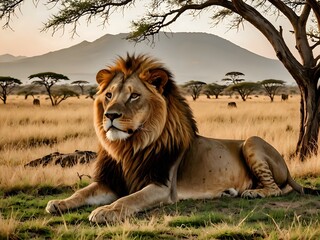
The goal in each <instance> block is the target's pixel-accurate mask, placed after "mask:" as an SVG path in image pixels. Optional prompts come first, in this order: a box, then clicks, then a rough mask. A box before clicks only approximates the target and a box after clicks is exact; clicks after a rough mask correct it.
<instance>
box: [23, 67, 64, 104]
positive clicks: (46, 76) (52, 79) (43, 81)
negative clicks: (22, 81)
mask: <svg viewBox="0 0 320 240" xmlns="http://www.w3.org/2000/svg"><path fill="white" fill-rule="evenodd" d="M34 78H39V79H40V80H35V81H33V82H32V84H36V85H41V86H44V87H45V89H46V91H47V94H48V96H49V99H50V101H51V105H52V106H56V105H57V104H56V101H55V100H54V97H53V96H52V92H51V88H52V86H54V85H55V84H56V83H57V82H59V81H60V80H69V78H68V77H67V76H65V75H63V74H59V73H54V72H43V73H37V74H33V75H30V76H29V79H34Z"/></svg>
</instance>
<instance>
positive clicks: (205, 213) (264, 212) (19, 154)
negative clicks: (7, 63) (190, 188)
mask: <svg viewBox="0 0 320 240" xmlns="http://www.w3.org/2000/svg"><path fill="white" fill-rule="evenodd" d="M229 101H236V102H237V105H238V108H236V109H228V108H227V102H229ZM189 103H190V105H191V107H192V109H193V110H194V114H195V117H196V120H197V122H198V127H199V131H200V134H202V135H205V136H209V137H215V138H230V139H244V138H246V137H248V136H251V135H258V136H260V137H263V138H264V139H266V140H267V141H269V142H270V143H271V144H273V145H274V146H275V147H276V148H277V149H278V150H279V152H280V153H281V154H283V156H284V157H285V159H286V161H287V164H288V165H289V168H290V170H291V173H292V175H293V176H294V178H296V179H297V180H298V181H299V182H300V183H303V184H304V185H308V186H312V187H318V188H320V177H319V176H320V175H319V174H320V161H318V160H317V158H316V157H313V158H310V159H309V160H308V161H306V162H304V163H303V164H302V163H300V162H299V161H298V160H297V159H289V156H290V155H291V153H293V152H294V149H295V145H296V141H297V138H298V124H299V97H298V96H293V97H290V98H289V101H287V102H281V101H280V97H277V98H276V100H275V102H274V103H270V102H269V100H268V98H266V97H263V96H260V97H253V98H252V99H249V100H248V101H247V102H242V101H241V100H235V99H232V100H230V99H228V98H227V97H224V98H221V99H218V100H216V99H206V98H205V97H200V99H199V100H197V101H196V102H193V101H192V100H189ZM92 105H93V101H92V100H89V99H84V98H81V99H80V100H79V99H70V100H69V99H68V100H67V101H65V102H63V103H62V104H61V105H59V106H58V107H51V106H49V103H48V102H45V100H44V99H41V107H35V106H33V105H32V100H30V99H29V100H24V99H23V97H21V96H20V97H15V96H11V97H10V98H9V100H8V104H7V105H2V104H1V105H0V239H319V238H320V223H319V221H320V197H317V196H300V195H299V194H296V193H290V194H289V195H287V196H282V197H275V198H267V199H256V200H247V199H240V198H234V199H231V198H222V199H214V200H197V201H196V200H188V201H181V202H179V203H177V204H173V205H169V206H162V207H159V208H155V209H153V210H151V211H148V212H143V213H140V214H138V215H136V216H134V217H132V218H128V219H127V220H126V221H125V222H124V223H121V224H115V225H95V224H90V223H89V221H88V216H89V213H90V212H91V211H92V210H93V209H94V207H83V208H81V209H79V210H77V211H70V212H68V213H66V214H64V215H61V216H59V215H57V216H51V215H49V214H47V213H45V211H44V208H45V206H46V204H47V202H48V201H49V200H51V199H56V198H64V197H67V196H69V195H70V194H72V193H73V192H74V191H75V190H77V189H79V188H81V187H83V186H85V185H87V184H88V183H90V181H91V180H90V178H89V177H86V176H85V177H83V178H82V179H81V180H80V179H79V176H78V175H82V174H84V175H89V176H90V175H92V170H93V165H86V166H76V167H73V168H67V169H62V168H61V167H58V166H47V167H44V168H43V167H38V168H30V167H24V166H23V165H24V164H26V163H28V162H29V161H31V160H33V159H36V158H39V157H42V156H44V155H47V154H49V153H52V152H55V151H59V152H64V153H68V152H74V151H75V150H76V149H78V150H91V151H96V150H97V149H96V146H97V140H96V137H95V133H94V129H93V125H92Z"/></svg>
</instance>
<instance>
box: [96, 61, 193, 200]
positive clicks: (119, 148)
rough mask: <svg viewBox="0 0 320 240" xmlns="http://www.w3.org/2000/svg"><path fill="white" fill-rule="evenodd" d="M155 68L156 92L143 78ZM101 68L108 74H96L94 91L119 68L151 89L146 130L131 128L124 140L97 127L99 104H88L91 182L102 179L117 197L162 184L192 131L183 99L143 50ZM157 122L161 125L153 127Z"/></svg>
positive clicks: (156, 62)
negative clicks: (92, 135) (93, 139)
mask: <svg viewBox="0 0 320 240" xmlns="http://www.w3.org/2000/svg"><path fill="white" fill-rule="evenodd" d="M155 69H160V70H162V71H164V72H165V73H166V74H167V77H168V81H167V82H166V84H165V86H163V90H162V91H161V93H160V94H159V92H155V91H157V89H155V88H154V86H152V85H151V84H149V83H148V79H149V77H150V72H152V70H155ZM106 72H107V73H108V76H109V77H108V78H103V79H100V77H99V75H97V81H98V83H99V85H100V88H99V92H98V94H100V93H102V92H103V90H104V89H105V88H106V87H107V86H108V84H109V83H110V81H111V80H112V78H113V77H114V76H115V75H116V74H117V73H119V72H122V73H123V74H124V76H126V77H129V76H131V75H133V74H137V76H139V78H140V80H141V81H142V82H143V83H144V84H145V86H146V87H147V88H148V90H150V91H152V92H153V93H154V94H153V97H152V98H151V99H150V101H151V102H152V106H153V107H152V110H151V113H150V118H149V119H148V120H147V123H146V124H148V131H144V130H141V131H137V132H136V133H134V135H133V136H131V137H130V138H128V139H126V140H125V141H109V140H108V139H106V138H105V137H104V136H105V133H104V132H103V129H102V128H101V127H100V126H101V122H102V118H103V114H104V109H103V103H102V102H101V100H99V98H97V100H96V101H95V106H94V109H95V128H96V131H97V135H98V138H99V141H100V147H99V148H100V150H99V152H98V158H97V163H96V171H95V181H97V182H100V183H104V184H106V185H107V186H108V187H109V188H111V190H113V191H114V192H115V193H116V194H117V195H118V196H119V197H122V196H125V195H127V194H130V193H133V192H136V191H138V190H140V189H142V188H143V187H145V186H147V185H148V184H150V183H155V184H159V185H161V184H164V185H165V184H166V183H167V181H168V179H169V172H170V169H171V167H172V166H173V164H174V163H175V162H176V161H177V159H178V157H179V156H181V154H182V153H183V152H185V150H186V149H188V148H189V147H190V145H191V143H192V141H193V139H194V138H195V136H196V134H197V126H196V123H195V120H194V117H193V114H192V111H191V109H190V107H189V105H188V104H187V103H186V99H185V98H184V97H183V96H182V94H181V93H180V91H179V88H178V87H177V85H176V84H175V82H174V81H173V79H172V74H171V72H170V71H169V70H167V69H166V68H165V67H164V65H163V64H162V63H160V62H158V61H157V60H155V59H153V58H151V57H148V56H146V55H139V56H135V55H131V56H130V55H127V58H126V59H124V58H121V57H120V58H118V59H117V60H116V62H115V64H114V65H112V66H109V67H107V69H106ZM160 98H163V99H160ZM160 100H161V101H160ZM163 100H164V101H163ZM160 104H161V105H160ZM164 104H165V105H166V106H164ZM159 109H162V110H163V111H166V114H162V115H159V112H160V113H161V111H159ZM159 126H163V128H162V129H159ZM150 129H151V130H150ZM159 131H160V133H159ZM155 136H156V139H155Z"/></svg>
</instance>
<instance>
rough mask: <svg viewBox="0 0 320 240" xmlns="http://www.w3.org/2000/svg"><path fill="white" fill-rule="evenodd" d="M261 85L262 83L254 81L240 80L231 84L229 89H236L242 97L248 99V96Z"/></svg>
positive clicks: (244, 99)
mask: <svg viewBox="0 0 320 240" xmlns="http://www.w3.org/2000/svg"><path fill="white" fill-rule="evenodd" d="M259 87H260V84H258V83H254V82H240V83H237V84H232V85H229V86H228V87H227V88H226V90H227V91H236V92H238V93H239V95H240V97H241V99H242V100H243V101H246V99H247V98H248V96H249V95H250V94H251V93H252V92H253V91H254V90H257V89H258V88H259Z"/></svg>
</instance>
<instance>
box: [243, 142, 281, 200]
mask: <svg viewBox="0 0 320 240" xmlns="http://www.w3.org/2000/svg"><path fill="white" fill-rule="evenodd" d="M242 150H243V155H244V158H245V160H246V163H247V165H248V167H249V168H250V170H251V173H252V174H253V175H254V177H255V179H257V181H258V182H257V188H256V189H249V190H245V191H244V192H242V194H241V197H244V198H259V197H260V198H263V197H268V196H279V195H281V193H282V191H281V189H280V188H279V186H278V185H281V184H283V182H285V181H286V178H287V177H286V176H287V175H286V174H287V172H281V170H280V172H276V173H275V172H274V170H275V168H278V167H279V168H281V167H282V166H281V164H282V163H283V162H284V161H283V159H282V157H281V156H280V154H279V153H278V152H277V151H276V150H275V149H274V148H273V147H272V146H271V145H270V144H268V143H267V142H265V141H264V140H262V139H261V138H259V137H251V138H248V139H247V140H246V141H245V142H244V144H243V147H242ZM285 167H286V166H285ZM275 175H276V176H275ZM282 178H283V179H282Z"/></svg>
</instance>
